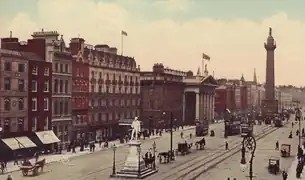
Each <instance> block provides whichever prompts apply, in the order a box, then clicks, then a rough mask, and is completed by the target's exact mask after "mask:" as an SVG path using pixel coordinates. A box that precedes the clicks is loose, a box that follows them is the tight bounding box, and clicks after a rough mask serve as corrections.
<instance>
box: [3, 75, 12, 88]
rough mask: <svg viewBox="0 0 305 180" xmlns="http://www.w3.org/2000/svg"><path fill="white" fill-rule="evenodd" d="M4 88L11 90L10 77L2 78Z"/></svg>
mask: <svg viewBox="0 0 305 180" xmlns="http://www.w3.org/2000/svg"><path fill="white" fill-rule="evenodd" d="M4 90H11V78H8V77H6V78H4Z"/></svg>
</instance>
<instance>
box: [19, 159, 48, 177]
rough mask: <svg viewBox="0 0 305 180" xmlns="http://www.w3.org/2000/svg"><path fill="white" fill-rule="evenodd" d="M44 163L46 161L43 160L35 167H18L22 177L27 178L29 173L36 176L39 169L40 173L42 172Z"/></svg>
mask: <svg viewBox="0 0 305 180" xmlns="http://www.w3.org/2000/svg"><path fill="white" fill-rule="evenodd" d="M45 163H46V159H43V160H41V161H37V162H36V163H35V165H26V166H24V165H22V166H20V170H21V172H22V175H23V176H28V175H29V172H32V176H37V175H38V171H39V169H40V172H43V167H44V165H45Z"/></svg>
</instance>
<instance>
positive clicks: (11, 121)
mask: <svg viewBox="0 0 305 180" xmlns="http://www.w3.org/2000/svg"><path fill="white" fill-rule="evenodd" d="M24 119H25V118H24V117H18V118H17V119H15V118H4V121H3V122H2V123H1V124H0V126H1V127H3V129H2V130H3V131H4V132H12V131H14V130H15V131H16V132H23V131H24Z"/></svg>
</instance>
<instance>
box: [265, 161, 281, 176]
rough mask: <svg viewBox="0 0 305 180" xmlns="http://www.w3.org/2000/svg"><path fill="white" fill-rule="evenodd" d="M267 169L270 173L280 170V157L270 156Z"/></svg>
mask: <svg viewBox="0 0 305 180" xmlns="http://www.w3.org/2000/svg"><path fill="white" fill-rule="evenodd" d="M268 171H269V173H271V174H277V173H278V172H280V158H278V157H271V158H270V159H269V164H268Z"/></svg>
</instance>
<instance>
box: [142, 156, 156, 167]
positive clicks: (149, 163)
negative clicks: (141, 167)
mask: <svg viewBox="0 0 305 180" xmlns="http://www.w3.org/2000/svg"><path fill="white" fill-rule="evenodd" d="M142 158H143V160H144V163H145V167H147V168H148V167H150V168H155V165H156V164H155V159H156V158H155V156H152V157H142Z"/></svg>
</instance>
